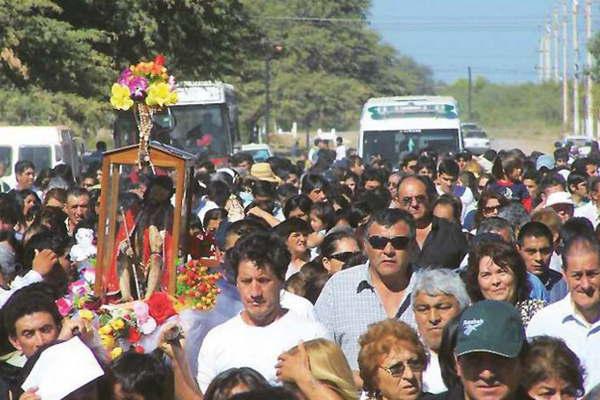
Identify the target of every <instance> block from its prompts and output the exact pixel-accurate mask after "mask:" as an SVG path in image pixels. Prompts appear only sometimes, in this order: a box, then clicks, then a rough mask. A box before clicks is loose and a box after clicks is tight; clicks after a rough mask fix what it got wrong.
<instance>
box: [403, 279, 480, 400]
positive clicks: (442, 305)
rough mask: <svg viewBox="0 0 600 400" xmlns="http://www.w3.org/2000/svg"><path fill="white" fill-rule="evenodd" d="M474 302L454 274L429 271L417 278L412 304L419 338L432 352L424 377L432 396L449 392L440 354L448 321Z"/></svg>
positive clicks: (425, 385) (425, 387) (424, 382)
mask: <svg viewBox="0 0 600 400" xmlns="http://www.w3.org/2000/svg"><path fill="white" fill-rule="evenodd" d="M470 303H471V299H470V298H469V295H468V294H467V289H466V288H465V284H464V283H463V281H462V280H461V279H460V276H459V275H458V274H457V273H455V272H454V271H450V270H447V269H425V270H422V271H421V272H419V274H418V275H417V278H416V281H415V286H414V288H413V291H412V299H411V304H412V307H413V311H414V314H415V320H416V322H417V329H418V331H419V336H420V337H421V339H422V340H423V342H424V344H425V347H427V349H428V350H429V356H430V358H429V365H428V366H427V370H425V372H424V374H423V386H424V389H425V391H427V392H429V393H441V392H444V391H446V389H447V388H446V386H445V385H444V382H443V380H442V374H441V371H440V364H439V362H438V353H439V350H440V346H441V342H442V332H443V330H444V327H445V326H446V325H447V324H448V322H449V321H450V320H451V319H452V318H454V317H455V316H457V315H459V314H460V312H461V311H462V310H463V309H464V308H465V307H467V306H468V305H469V304H470Z"/></svg>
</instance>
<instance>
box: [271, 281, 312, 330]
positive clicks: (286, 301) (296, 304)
mask: <svg viewBox="0 0 600 400" xmlns="http://www.w3.org/2000/svg"><path fill="white" fill-rule="evenodd" d="M279 303H280V304H281V307H283V308H287V309H288V310H290V311H293V312H294V313H296V314H298V315H299V316H301V317H304V318H306V319H308V320H310V321H315V322H317V315H316V314H315V306H313V303H311V302H310V301H309V300H307V299H305V298H304V297H302V296H298V295H297V294H294V293H292V292H288V291H287V290H284V289H282V290H281V292H280V293H279Z"/></svg>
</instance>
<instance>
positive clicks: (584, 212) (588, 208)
mask: <svg viewBox="0 0 600 400" xmlns="http://www.w3.org/2000/svg"><path fill="white" fill-rule="evenodd" d="M573 216H574V217H584V218H587V219H588V220H589V221H590V222H591V223H592V225H593V226H594V229H596V226H597V225H598V209H597V208H596V206H595V205H594V203H592V202H591V201H586V202H585V203H582V204H580V205H579V206H576V207H575V211H574V212H573Z"/></svg>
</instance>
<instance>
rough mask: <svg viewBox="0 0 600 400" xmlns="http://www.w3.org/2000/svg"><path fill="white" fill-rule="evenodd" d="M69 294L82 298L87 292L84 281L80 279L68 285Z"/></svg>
mask: <svg viewBox="0 0 600 400" xmlns="http://www.w3.org/2000/svg"><path fill="white" fill-rule="evenodd" d="M69 292H71V293H73V294H74V295H77V296H83V295H84V294H86V293H87V292H88V288H87V283H86V281H84V280H82V279H80V280H78V281H75V282H72V283H70V284H69Z"/></svg>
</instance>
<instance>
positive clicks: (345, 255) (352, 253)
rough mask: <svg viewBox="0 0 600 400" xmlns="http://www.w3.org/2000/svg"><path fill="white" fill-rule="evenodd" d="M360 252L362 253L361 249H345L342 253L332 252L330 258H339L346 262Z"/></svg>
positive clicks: (340, 260)
mask: <svg viewBox="0 0 600 400" xmlns="http://www.w3.org/2000/svg"><path fill="white" fill-rule="evenodd" d="M359 254H361V252H360V251H344V252H341V253H337V254H332V255H330V256H329V258H333V259H334V260H338V261H339V262H343V263H346V262H348V260H349V259H351V258H352V257H354V256H357V255H359Z"/></svg>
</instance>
